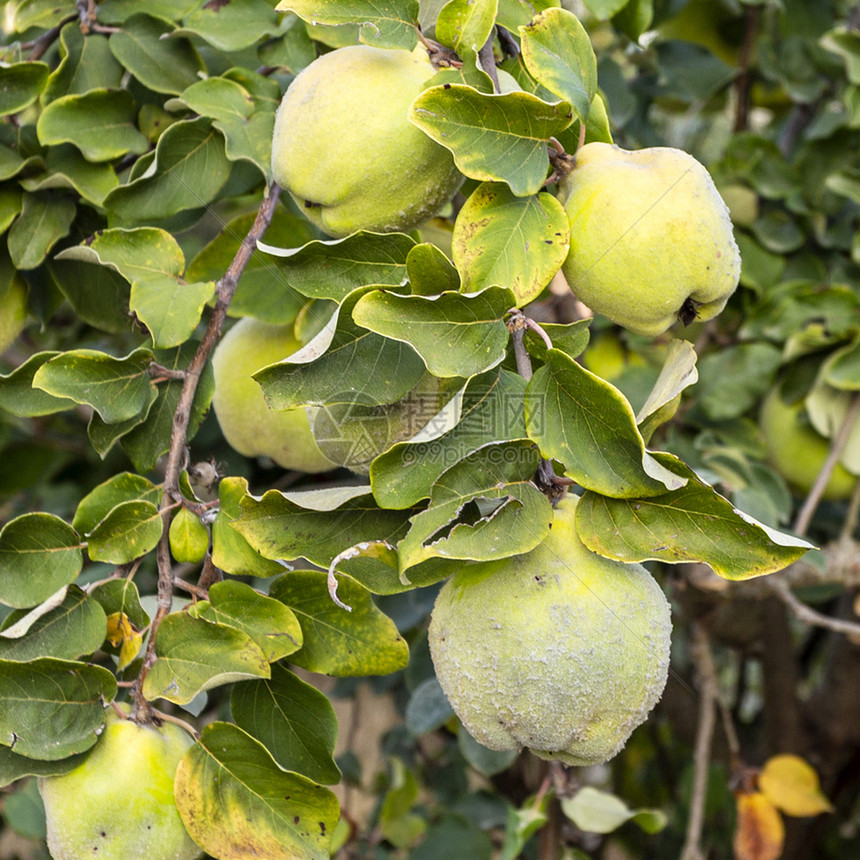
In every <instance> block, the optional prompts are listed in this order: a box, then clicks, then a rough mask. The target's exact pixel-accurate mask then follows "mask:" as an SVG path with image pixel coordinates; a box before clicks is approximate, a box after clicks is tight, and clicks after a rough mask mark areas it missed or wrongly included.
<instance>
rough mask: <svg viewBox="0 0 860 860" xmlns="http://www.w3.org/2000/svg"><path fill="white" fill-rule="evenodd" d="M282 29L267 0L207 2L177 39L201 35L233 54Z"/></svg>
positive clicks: (178, 32) (185, 24) (190, 19)
mask: <svg viewBox="0 0 860 860" xmlns="http://www.w3.org/2000/svg"><path fill="white" fill-rule="evenodd" d="M277 30H278V16H277V15H276V14H275V10H274V9H272V6H271V4H270V3H269V2H267V0H230V2H229V3H219V4H217V5H216V4H211V3H205V4H204V5H203V6H202V8H199V9H196V10H195V11H194V12H192V13H191V14H190V15H189V16H188V17H187V18H186V19H185V22H184V24H183V26H182V27H180V28H179V29H178V30H176V31H175V33H174V36H173V37H172V38H176V37H177V36H197V37H199V38H201V39H203V40H204V41H206V42H208V43H209V44H210V45H212V47H213V48H217V49H218V50H220V51H226V52H227V53H232V52H233V51H242V50H244V49H245V48H250V47H251V45H253V44H254V43H256V42H258V41H259V40H260V39H262V38H264V37H265V36H270V35H272V34H273V33H276V32H277Z"/></svg>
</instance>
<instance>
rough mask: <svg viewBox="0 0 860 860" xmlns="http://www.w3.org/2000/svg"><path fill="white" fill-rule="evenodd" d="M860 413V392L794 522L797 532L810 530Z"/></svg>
mask: <svg viewBox="0 0 860 860" xmlns="http://www.w3.org/2000/svg"><path fill="white" fill-rule="evenodd" d="M858 414H860V394H855V395H854V399H853V400H852V401H851V405H850V406H849V407H848V411H847V412H846V413H845V420H844V421H843V422H842V426H841V427H840V428H839V432H838V433H837V434H836V436H835V437H834V438H833V442H832V443H831V445H830V451H829V452H828V454H827V459H826V460H825V461H824V465H823V466H822V467H821V471H820V472H819V473H818V477H817V478H816V479H815V483H814V484H813V485H812V489H811V490H810V491H809V495H808V496H807V497H806V500H805V501H804V503H803V507H801V509H800V511H799V512H798V514H797V519H796V520H795V522H794V532H795V534H798V535H801V536H802V535H805V534H806V532H807V531H808V530H809V525H810V523H811V522H812V517H813V516H814V515H815V510H816V508H817V507H818V503H819V502H820V501H821V497H822V496H823V495H824V491H825V489H826V488H827V484H828V482H829V481H830V476H831V475H832V474H833V470H834V469H835V468H836V464H837V462H838V461H839V457H840V456H841V455H842V452H843V450H845V445H846V444H847V442H848V436H849V435H850V433H851V428H852V427H853V426H854V422H855V421H856V419H857V415H858Z"/></svg>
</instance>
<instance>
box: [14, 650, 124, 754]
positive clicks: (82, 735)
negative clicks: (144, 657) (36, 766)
mask: <svg viewBox="0 0 860 860" xmlns="http://www.w3.org/2000/svg"><path fill="white" fill-rule="evenodd" d="M116 689H117V687H116V678H115V677H114V675H113V672H109V671H108V670H107V669H103V668H102V667H101V666H90V665H87V664H85V663H76V662H73V661H69V660H55V659H53V658H51V657H42V658H39V659H37V660H30V661H29V662H26V663H15V662H12V661H8V660H0V691H2V692H0V705H2V707H0V744H2V745H3V746H7V747H9V748H10V749H11V750H12V751H13V752H15V753H18V754H19V755H23V756H27V757H28V758H35V759H39V760H41V761H57V760H58V759H63V758H66V757H67V756H70V755H74V754H75V753H80V752H83V751H84V750H88V749H89V748H90V747H91V746H92V745H93V744H94V743H95V742H96V739H97V738H98V733H99V732H100V731H101V728H102V726H103V725H104V704H103V703H104V702H110V701H112V700H113V698H114V696H115V695H116Z"/></svg>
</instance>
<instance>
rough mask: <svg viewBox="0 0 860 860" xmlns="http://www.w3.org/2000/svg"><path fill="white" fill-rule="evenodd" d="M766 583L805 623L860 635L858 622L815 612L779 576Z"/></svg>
mask: <svg viewBox="0 0 860 860" xmlns="http://www.w3.org/2000/svg"><path fill="white" fill-rule="evenodd" d="M768 584H769V585H770V587H771V589H772V591H773V593H774V594H775V595H776V596H777V597H778V598H779V599H780V600H781V601H782V602H783V603H784V604H785V605H786V606H787V607H788V608H789V609H790V610H791V611H792V612H793V613H794V614H795V615H796V616H797V617H798V618H799V619H800V620H801V621H803V622H804V623H805V624H811V625H813V626H815V627H824V628H825V629H826V630H833V631H835V632H836V633H846V634H848V635H851V636H858V637H860V624H858V623H856V622H854V621H843V620H842V619H840V618H831V617H830V616H829V615H822V614H821V613H820V612H816V611H815V610H814V609H812V608H811V607H809V606H807V605H806V604H805V603H804V602H803V601H802V600H799V599H798V598H797V597H795V595H794V592H793V591H792V590H791V589H790V588H789V587H788V585H786V584H785V583H784V582H783V581H782V580H781V579H779V577H773V578H770V579H768Z"/></svg>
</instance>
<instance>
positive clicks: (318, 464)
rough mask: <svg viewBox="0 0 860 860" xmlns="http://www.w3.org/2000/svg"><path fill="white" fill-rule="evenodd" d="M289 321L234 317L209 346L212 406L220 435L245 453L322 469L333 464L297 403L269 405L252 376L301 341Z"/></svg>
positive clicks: (294, 466) (288, 464)
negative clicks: (292, 405) (212, 346)
mask: <svg viewBox="0 0 860 860" xmlns="http://www.w3.org/2000/svg"><path fill="white" fill-rule="evenodd" d="M293 332H294V330H293V326H292V325H272V324H270V323H265V322H262V321H260V320H257V319H254V318H252V317H244V318H243V319H241V320H239V322H237V323H236V324H235V325H234V326H233V327H232V328H231V329H230V331H228V332H227V334H226V335H224V337H223V338H222V339H221V342H220V343H219V344H218V346H217V347H216V349H215V352H214V354H213V356H212V370H213V372H214V374H215V394H214V396H213V397H212V406H213V408H214V409H215V415H216V417H217V418H218V423H219V424H220V425H221V432H222V433H223V434H224V438H225V439H226V440H227V442H228V443H229V445H230V447H232V448H233V449H234V450H235V451H238V452H239V453H240V454H244V455H245V456H246V457H270V458H271V459H272V460H274V461H275V462H276V463H277V464H278V465H279V466H282V467H283V468H284V469H299V470H301V471H304V472H322V471H326V470H328V469H331V468H333V467H334V465H335V464H334V463H332V462H331V460H329V459H328V458H327V457H325V456H324V455H323V453H322V452H321V451H320V449H319V448H318V447H317V444H316V442H315V441H314V437H313V434H312V433H311V427H310V421H309V417H308V411H307V410H306V409H304V408H302V407H298V408H296V409H286V410H283V411H275V410H273V409H269V406H268V404H267V403H266V399H265V397H264V396H263V390H262V389H261V388H260V386H259V384H258V383H257V382H256V381H255V380H254V379H253V374H255V373H256V372H257V371H258V370H261V369H262V368H264V367H266V366H267V365H269V364H275V363H276V362H279V361H281V360H282V359H284V358H286V357H287V356H288V355H291V354H292V353H294V352H295V351H296V350H297V349H298V348H299V347H300V346H301V344H300V343H299V342H298V341H297V340H296V338H295V336H294V333H293Z"/></svg>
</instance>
